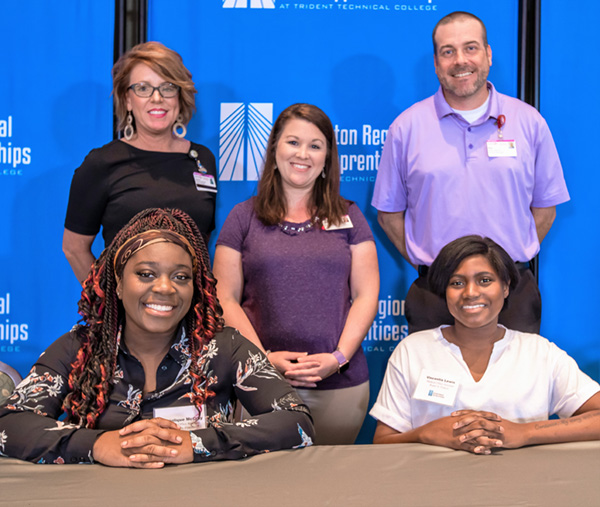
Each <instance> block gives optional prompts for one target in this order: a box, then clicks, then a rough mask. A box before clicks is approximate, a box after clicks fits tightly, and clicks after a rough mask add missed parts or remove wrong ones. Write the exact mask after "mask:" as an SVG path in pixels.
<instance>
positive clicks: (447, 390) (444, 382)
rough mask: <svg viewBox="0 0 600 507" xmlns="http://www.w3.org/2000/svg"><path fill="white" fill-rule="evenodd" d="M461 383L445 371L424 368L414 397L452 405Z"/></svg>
mask: <svg viewBox="0 0 600 507" xmlns="http://www.w3.org/2000/svg"><path fill="white" fill-rule="evenodd" d="M458 387H459V383H458V382H457V381H456V380H454V379H453V378H451V377H449V376H448V375H446V374H443V373H437V372H435V371H433V370H422V371H421V376H420V377H419V382H418V383H417V388H416V389H415V393H414V394H413V398H415V399H417V400H423V401H429V402H431V403H437V404H438V405H446V406H448V407H452V406H453V405H454V400H455V399H456V393H457V392H458Z"/></svg>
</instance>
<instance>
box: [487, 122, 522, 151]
mask: <svg viewBox="0 0 600 507" xmlns="http://www.w3.org/2000/svg"><path fill="white" fill-rule="evenodd" d="M505 124H506V116H504V115H503V114H500V115H498V118H497V119H496V125H497V127H498V140H496V141H488V142H487V152H488V157H490V158H496V157H516V156H517V142H516V141H515V140H514V139H503V137H504V135H503V134H502V127H504V125H505Z"/></svg>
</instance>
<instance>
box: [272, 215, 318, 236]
mask: <svg viewBox="0 0 600 507" xmlns="http://www.w3.org/2000/svg"><path fill="white" fill-rule="evenodd" d="M318 221H319V218H318V217H317V218H315V219H314V222H318ZM277 225H278V226H279V228H280V229H281V230H282V231H283V232H284V233H286V234H287V235H289V236H295V235H296V234H300V233H301V232H308V231H310V230H311V229H312V228H313V227H314V223H313V221H312V220H308V221H306V222H304V223H302V224H300V225H289V223H287V224H284V223H282V222H279V223H278V224H277Z"/></svg>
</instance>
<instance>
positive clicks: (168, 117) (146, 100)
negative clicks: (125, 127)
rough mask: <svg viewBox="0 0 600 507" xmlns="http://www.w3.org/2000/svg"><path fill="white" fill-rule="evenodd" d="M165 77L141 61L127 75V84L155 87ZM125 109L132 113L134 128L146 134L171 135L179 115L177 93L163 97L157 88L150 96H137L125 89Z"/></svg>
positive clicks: (162, 81)
mask: <svg viewBox="0 0 600 507" xmlns="http://www.w3.org/2000/svg"><path fill="white" fill-rule="evenodd" d="M164 82H165V79H164V78H162V77H161V76H160V75H158V74H157V73H156V72H154V71H153V70H152V69H151V68H150V67H148V66H147V65H145V64H143V63H139V64H137V65H136V66H135V67H134V68H133V69H132V70H131V74H130V75H129V85H132V84H134V83H146V84H149V85H150V86H154V87H157V86H159V85H161V84H162V83H164ZM126 102H127V110H128V111H131V112H132V113H133V116H134V118H135V128H136V130H137V131H138V132H141V133H143V134H148V135H153V136H156V135H161V134H162V135H166V136H170V135H171V127H172V126H173V123H175V120H176V119H177V116H178V115H179V95H177V96H175V97H171V98H168V99H165V98H164V97H163V96H162V95H161V94H160V93H159V91H158V90H154V93H153V94H152V95H151V96H150V97H138V96H137V95H136V94H135V93H133V90H131V89H130V90H127V100H126Z"/></svg>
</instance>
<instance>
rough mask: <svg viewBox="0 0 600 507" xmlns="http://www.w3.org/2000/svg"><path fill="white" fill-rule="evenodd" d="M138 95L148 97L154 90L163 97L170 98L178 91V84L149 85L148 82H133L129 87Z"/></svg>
mask: <svg viewBox="0 0 600 507" xmlns="http://www.w3.org/2000/svg"><path fill="white" fill-rule="evenodd" d="M129 88H130V89H131V90H133V93H135V94H136V95H137V96H138V97H143V98H148V97H152V95H154V90H158V93H160V95H161V96H162V97H163V98H165V99H170V98H173V97H176V96H177V94H178V93H179V86H177V85H176V84H173V83H162V84H160V85H158V86H151V85H149V84H148V83H133V84H132V85H131V86H130V87H129Z"/></svg>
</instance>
